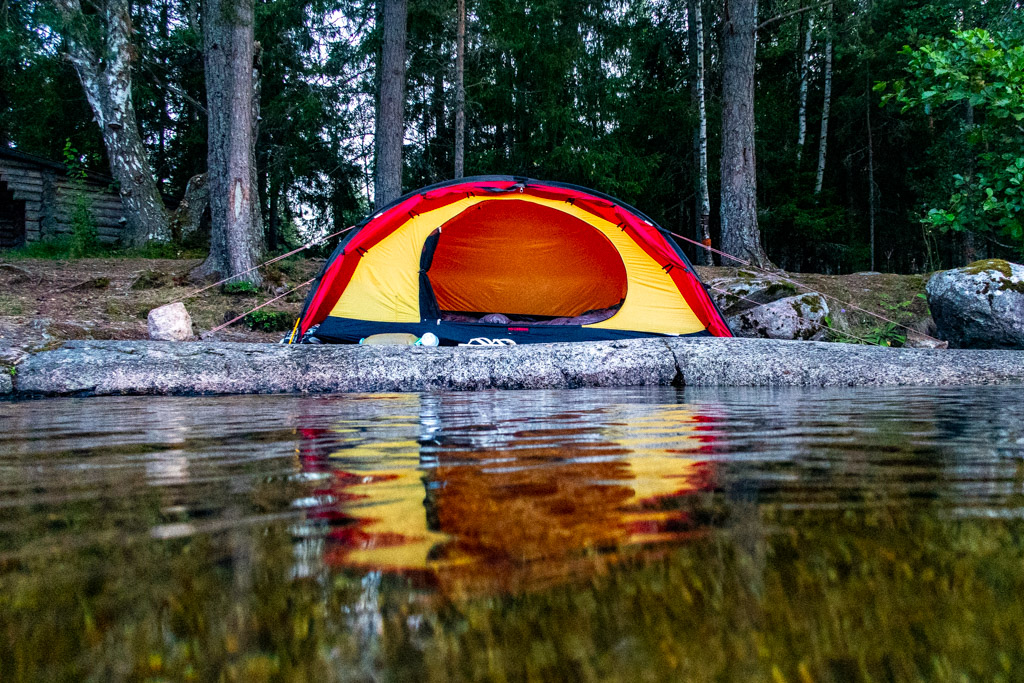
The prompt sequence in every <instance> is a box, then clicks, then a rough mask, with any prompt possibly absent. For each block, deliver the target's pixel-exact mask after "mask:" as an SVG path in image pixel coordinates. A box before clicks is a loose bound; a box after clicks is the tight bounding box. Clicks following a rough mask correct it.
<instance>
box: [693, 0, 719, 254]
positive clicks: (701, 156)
mask: <svg viewBox="0 0 1024 683" xmlns="http://www.w3.org/2000/svg"><path fill="white" fill-rule="evenodd" d="M688 10H689V15H690V21H689V22H688V23H689V25H690V37H691V42H692V44H693V63H694V71H695V73H694V79H693V99H694V103H695V104H696V105H697V135H696V145H695V148H696V149H695V151H696V153H697V155H696V156H697V188H696V189H697V192H696V195H697V210H696V212H695V214H696V218H697V241H698V242H700V243H701V244H703V245H704V246H705V247H710V246H711V195H710V193H709V190H708V114H707V107H706V106H705V94H704V16H703V12H704V9H703V7H702V3H701V0H690V3H689V6H688ZM696 262H697V264H698V265H706V266H710V265H713V264H714V258H712V255H711V252H710V251H709V250H707V249H702V248H701V247H697V251H696Z"/></svg>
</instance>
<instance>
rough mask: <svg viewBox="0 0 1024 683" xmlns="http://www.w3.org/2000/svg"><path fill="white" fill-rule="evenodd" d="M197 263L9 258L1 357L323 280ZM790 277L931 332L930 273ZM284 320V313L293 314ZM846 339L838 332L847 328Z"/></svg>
mask: <svg viewBox="0 0 1024 683" xmlns="http://www.w3.org/2000/svg"><path fill="white" fill-rule="evenodd" d="M198 263H199V261H197V260H172V259H138V258H102V259H75V260H47V259H21V258H14V259H12V258H4V257H3V256H2V255H0V363H3V364H12V363H16V362H18V361H19V360H20V359H21V358H23V357H24V355H25V354H27V353H31V352H35V351H39V350H44V349H50V348H56V347H58V346H60V345H61V344H63V343H64V342H65V341H67V340H71V339H145V338H146V316H147V314H148V313H149V311H150V309H152V308H155V307H157V306H161V305H164V304H167V303H171V302H173V301H178V300H184V304H185V306H186V308H187V309H188V311H189V313H190V314H191V316H192V321H193V325H194V328H195V331H196V334H197V335H203V334H208V331H209V330H211V329H212V328H213V327H216V326H217V325H219V324H221V323H223V322H227V321H228V320H230V319H232V318H234V317H236V316H237V315H240V314H242V313H245V312H247V311H249V310H250V309H252V308H253V307H255V306H257V305H258V304H260V303H262V302H264V301H267V300H268V299H271V298H273V297H274V296H277V295H278V294H280V293H283V292H285V291H287V290H289V289H292V288H293V287H295V286H296V285H298V284H299V283H302V282H305V281H306V280H309V279H310V278H312V277H314V276H315V275H316V274H317V273H318V272H319V270H320V268H321V267H322V265H323V261H322V260H319V259H302V258H296V259H290V260H287V261H282V262H280V263H277V264H272V265H271V266H268V267H266V268H264V269H263V271H262V272H263V273H264V278H265V284H264V286H263V288H262V289H261V291H259V292H257V293H243V294H227V293H224V292H222V291H221V288H220V287H214V288H211V289H208V290H206V291H205V292H202V293H200V294H198V295H195V296H190V295H191V294H192V293H193V292H195V290H196V289H198V286H197V285H196V284H194V283H191V282H189V281H188V279H187V274H188V272H189V271H190V270H191V269H192V268H194V267H195V266H196V265H197V264H198ZM698 271H699V274H700V275H701V277H702V278H703V279H704V281H705V282H708V281H710V280H713V279H715V278H719V277H731V276H736V275H737V270H736V269H734V268H703V267H699V268H698ZM787 277H791V279H793V280H795V281H797V282H799V283H801V284H802V285H804V286H806V288H807V291H818V292H821V293H822V294H825V295H826V296H830V297H834V298H830V299H829V300H828V303H829V308H830V310H831V312H832V315H831V319H832V323H833V326H834V327H835V328H836V329H837V331H838V333H840V334H841V333H847V334H850V335H857V336H865V335H870V334H871V333H872V332H876V333H877V332H878V331H879V329H880V328H883V327H884V326H885V324H886V323H884V322H883V321H881V320H879V319H876V318H873V317H872V316H870V315H868V314H865V313H862V312H860V311H858V310H857V309H856V308H854V307H853V306H849V305H846V304H853V305H854V306H858V307H860V308H863V309H866V310H868V311H871V312H873V313H877V314H879V315H882V316H884V317H886V318H889V319H891V320H895V321H896V322H899V323H901V324H905V325H908V326H910V327H913V328H915V329H918V330H920V331H924V332H928V330H929V325H930V322H931V318H930V317H929V315H928V309H927V304H926V302H925V301H924V300H923V298H921V297H919V296H917V295H918V294H920V293H922V292H923V291H924V284H925V282H926V281H927V276H924V275H893V274H853V275H838V276H831V275H815V274H805V273H800V274H793V275H789V276H787ZM307 291H308V286H307V287H302V288H300V289H299V290H297V291H295V292H294V293H292V294H289V295H288V296H286V297H284V298H282V299H280V300H279V301H277V302H275V303H273V304H271V305H270V306H268V307H267V308H266V309H264V310H266V311H281V312H285V313H286V314H288V315H287V316H286V317H287V319H288V320H290V321H293V320H294V319H295V318H296V317H297V316H298V314H299V311H300V309H301V308H302V302H303V300H304V299H305V295H306V293H307ZM841 302H844V303H841ZM283 318H284V317H282V319H283ZM284 333H285V332H284V331H283V330H281V331H274V332H268V331H261V330H255V329H251V328H250V326H249V325H247V324H246V321H244V320H243V321H240V322H237V323H235V324H234V325H232V326H231V327H228V328H226V329H224V330H222V331H219V332H216V333H213V334H212V335H209V336H207V337H206V338H208V339H217V340H222V341H259V342H276V341H278V340H279V339H280V338H281V337H282V335H283V334H284ZM837 336H838V334H837Z"/></svg>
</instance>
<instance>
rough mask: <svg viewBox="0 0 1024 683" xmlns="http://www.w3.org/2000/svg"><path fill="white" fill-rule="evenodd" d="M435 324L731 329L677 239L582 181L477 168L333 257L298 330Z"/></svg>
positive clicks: (323, 333) (527, 333)
mask: <svg viewBox="0 0 1024 683" xmlns="http://www.w3.org/2000/svg"><path fill="white" fill-rule="evenodd" d="M389 332H404V333H412V334H415V335H417V336H420V335H423V334H425V333H427V332H432V333H434V334H435V335H437V337H438V338H439V339H440V343H441V344H442V345H453V344H522V343H531V342H554V341H586V340H597V339H627V338H635V337H656V336H664V335H672V336H678V335H691V336H701V335H713V336H718V337H729V336H732V335H731V333H730V331H729V327H728V325H727V324H726V323H725V321H724V320H723V318H722V315H721V313H719V311H718V310H717V308H716V307H715V304H714V303H713V302H712V300H711V299H710V297H709V296H708V294H707V292H706V291H705V289H704V286H703V284H702V283H701V282H700V280H699V279H698V277H697V275H696V273H695V272H694V270H693V267H692V266H691V265H690V263H689V261H688V260H687V258H686V256H685V255H684V254H683V252H682V251H681V250H680V249H679V247H678V245H676V244H675V242H673V241H672V240H671V239H669V238H668V237H667V236H666V234H665V233H664V232H663V231H662V230H661V228H659V227H658V226H657V225H655V223H654V221H652V220H651V219H650V218H647V217H646V216H644V215H643V214H642V213H640V212H639V211H637V210H636V209H634V208H632V207H630V206H628V205H626V204H623V203H622V202H619V201H617V200H615V199H613V198H611V197H608V196H606V195H603V194H601V193H598V192H594V191H591V190H587V189H584V188H581V187H577V186H574V185H568V184H565V183H556V182H542V181H536V180H531V179H528V178H519V177H511V176H477V177H473V178H464V179H461V180H455V181H449V182H445V183H439V184H437V185H432V186H430V187H426V188H423V189H422V190H418V191H416V192H413V193H410V194H408V195H406V196H404V197H402V198H400V199H398V200H396V201H395V202H393V203H392V204H391V205H389V206H387V207H386V208H384V209H382V210H380V211H378V212H377V213H375V214H373V215H371V216H370V217H368V218H367V219H366V220H364V221H363V222H362V223H361V224H359V226H358V227H357V228H356V229H355V230H353V231H351V232H350V233H349V235H348V236H347V238H346V239H344V240H343V241H342V242H341V243H340V244H339V245H338V247H337V249H336V250H335V251H334V253H333V254H332V255H331V257H330V258H329V259H328V260H327V263H326V264H325V265H324V269H323V271H322V272H321V273H320V276H319V278H318V279H317V280H316V281H315V282H314V285H313V288H312V290H311V291H310V294H309V297H308V298H307V299H306V305H305V307H304V309H303V311H302V315H301V317H300V319H299V322H298V328H297V331H296V333H293V337H292V338H293V340H295V341H299V340H302V341H320V342H327V343H344V342H358V341H359V340H360V339H362V338H364V337H368V336H370V335H372V334H379V333H389Z"/></svg>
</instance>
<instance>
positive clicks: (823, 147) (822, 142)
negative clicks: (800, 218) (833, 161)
mask: <svg viewBox="0 0 1024 683" xmlns="http://www.w3.org/2000/svg"><path fill="white" fill-rule="evenodd" d="M831 9H832V6H831V5H829V10H830V13H831ZM831 108H832V26H829V27H828V38H827V39H826V40H825V103H824V104H823V105H822V108H821V137H819V139H818V140H819V142H818V176H817V178H815V180H814V194H819V193H820V192H821V183H822V181H823V180H824V179H825V154H826V152H827V151H828V115H829V110H830V109H831Z"/></svg>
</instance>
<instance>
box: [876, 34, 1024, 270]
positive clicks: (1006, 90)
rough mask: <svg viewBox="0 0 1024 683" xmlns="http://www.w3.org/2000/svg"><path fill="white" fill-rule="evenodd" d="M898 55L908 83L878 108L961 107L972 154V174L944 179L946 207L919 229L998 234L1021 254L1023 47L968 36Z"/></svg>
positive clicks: (999, 38) (931, 212) (1000, 38)
mask: <svg viewBox="0 0 1024 683" xmlns="http://www.w3.org/2000/svg"><path fill="white" fill-rule="evenodd" d="M903 54H904V55H905V56H906V57H907V60H908V63H907V67H906V69H907V72H908V73H909V74H910V76H909V78H907V79H906V80H898V81H896V82H895V83H894V84H893V91H892V92H889V93H886V94H885V95H883V97H882V101H883V103H885V102H888V101H890V100H893V99H895V101H897V102H899V103H900V104H902V105H903V107H902V111H904V112H906V111H908V110H911V109H918V108H920V109H923V110H924V112H925V113H926V114H929V115H930V114H932V113H933V111H935V110H937V109H943V108H944V109H950V108H952V107H954V106H955V107H962V108H964V111H966V112H967V113H968V116H967V117H965V120H964V123H963V126H962V135H963V137H964V138H965V139H966V141H967V143H968V144H969V145H970V147H971V148H972V149H973V150H974V163H973V169H972V171H971V172H965V173H957V174H954V175H953V176H952V180H953V194H952V195H951V196H950V197H949V200H948V202H946V205H945V206H932V207H930V208H929V209H928V211H927V213H926V214H925V216H924V218H923V219H922V222H923V223H924V224H925V225H926V226H930V227H933V228H937V229H938V230H939V231H940V232H945V231H948V230H954V231H965V230H968V231H975V232H983V233H989V234H992V235H999V236H1002V237H1003V238H1007V239H1009V240H1010V241H1011V242H1012V243H1013V245H1014V247H1016V248H1017V249H1019V250H1020V251H1021V252H1022V253H1024V152H1022V150H1024V126H1022V122H1024V47H1022V46H1021V45H1020V41H1019V40H1017V39H1015V38H1014V37H1012V36H1010V35H1003V34H999V33H989V32H988V31H985V30H983V29H972V30H968V31H954V32H953V34H952V37H951V38H940V39H937V40H930V41H926V42H924V43H923V44H922V45H921V46H920V47H917V48H911V47H909V46H907V47H905V48H904V49H903ZM888 85H889V84H887V83H879V84H877V85H876V86H875V89H876V90H879V91H885V90H886V89H887V88H888Z"/></svg>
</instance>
